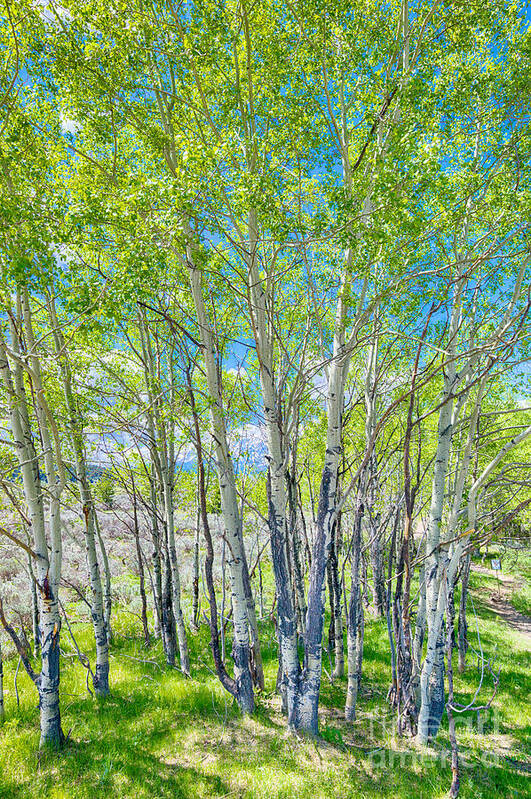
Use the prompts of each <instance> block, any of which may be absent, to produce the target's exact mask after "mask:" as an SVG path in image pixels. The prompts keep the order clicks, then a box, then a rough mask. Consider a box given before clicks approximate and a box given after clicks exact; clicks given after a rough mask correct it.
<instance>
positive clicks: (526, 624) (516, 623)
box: [472, 563, 531, 647]
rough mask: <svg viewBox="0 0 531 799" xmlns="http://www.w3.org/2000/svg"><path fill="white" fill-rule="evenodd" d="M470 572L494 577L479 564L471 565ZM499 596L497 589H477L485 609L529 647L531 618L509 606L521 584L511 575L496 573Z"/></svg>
mask: <svg viewBox="0 0 531 799" xmlns="http://www.w3.org/2000/svg"><path fill="white" fill-rule="evenodd" d="M472 571H475V572H478V573H480V574H487V575H488V576H489V577H494V578H495V577H496V572H495V571H493V570H492V569H487V568H486V567H485V566H481V565H480V564H479V563H472ZM498 577H499V587H500V594H499V596H498V590H497V588H496V589H494V590H493V591H491V589H490V588H485V586H482V587H481V588H479V589H477V591H476V593H478V594H480V596H481V600H482V602H484V603H485V605H487V607H488V608H489V609H490V610H492V611H493V612H494V613H496V614H497V615H498V616H500V618H502V619H503V620H504V621H506V622H507V624H508V625H509V627H512V628H513V629H515V630H518V632H519V633H521V634H522V635H523V636H524V637H525V638H526V640H527V643H528V644H529V646H530V647H531V617H529V616H524V614H523V613H519V612H518V611H517V610H515V608H513V606H512V605H511V596H512V595H513V593H514V592H515V591H517V590H518V588H520V586H521V585H522V583H521V582H519V581H518V580H516V579H515V578H514V577H513V576H512V575H511V574H504V573H503V572H498Z"/></svg>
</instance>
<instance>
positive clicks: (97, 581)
mask: <svg viewBox="0 0 531 799" xmlns="http://www.w3.org/2000/svg"><path fill="white" fill-rule="evenodd" d="M49 309H50V315H51V317H52V320H53V324H54V339H55V347H56V355H57V358H58V360H59V363H60V364H61V371H62V375H63V390H64V396H65V400H66V407H67V409H68V417H67V420H68V432H69V435H70V440H71V442H72V450H73V453H74V459H75V465H76V477H77V482H78V485H79V491H80V495H81V504H82V511H83V517H84V527H83V531H84V536H85V552H86V558H87V568H88V573H89V584H90V590H91V603H90V605H91V617H92V626H93V628H94V637H95V640H96V671H95V674H94V678H93V684H94V691H95V692H96V694H97V695H98V696H106V695H107V694H108V693H109V641H108V637H107V628H106V624H105V615H104V607H103V590H102V585H101V574H100V567H99V563H98V556H97V553H96V521H95V516H96V509H95V506H94V500H93V497H92V491H91V488H90V482H89V479H88V475H87V463H86V456H85V447H84V442H83V422H82V420H81V418H80V414H79V411H78V407H77V402H76V397H75V396H74V391H73V386H72V374H71V367H70V361H69V360H68V355H67V353H66V350H65V341H64V337H63V335H62V333H61V329H60V326H59V324H58V322H57V317H56V314H55V306H54V303H53V300H52V301H50V303H49Z"/></svg>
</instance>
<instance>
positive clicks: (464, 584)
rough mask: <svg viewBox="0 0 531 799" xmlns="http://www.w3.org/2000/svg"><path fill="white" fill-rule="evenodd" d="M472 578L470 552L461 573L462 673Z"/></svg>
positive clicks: (464, 666)
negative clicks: (469, 585) (469, 587)
mask: <svg viewBox="0 0 531 799" xmlns="http://www.w3.org/2000/svg"><path fill="white" fill-rule="evenodd" d="M469 580H470V552H468V553H467V554H466V555H465V562H464V564H463V572H462V575H461V598H460V600H459V619H458V623H457V630H458V632H457V642H458V644H457V648H458V652H459V660H458V669H459V671H460V672H461V673H462V672H463V671H464V670H465V668H466V653H467V649H468V625H467V621H466V604H467V596H468V582H469Z"/></svg>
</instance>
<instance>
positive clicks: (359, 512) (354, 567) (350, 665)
mask: <svg viewBox="0 0 531 799" xmlns="http://www.w3.org/2000/svg"><path fill="white" fill-rule="evenodd" d="M363 513H364V506H363V489H362V487H361V485H360V487H359V489H358V497H357V503H356V513H355V517H354V531H353V540H352V548H351V553H350V563H351V586H350V602H349V607H348V615H347V698H346V702H345V719H346V720H347V721H354V719H355V718H356V699H357V696H358V659H357V637H358V623H359V619H360V603H361V587H360V578H359V570H360V556H361V527H362V524H363Z"/></svg>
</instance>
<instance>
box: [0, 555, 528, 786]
mask: <svg viewBox="0 0 531 799" xmlns="http://www.w3.org/2000/svg"><path fill="white" fill-rule="evenodd" d="M513 560H514V559H513ZM530 564H531V559H523V558H522V557H520V558H519V559H517V560H516V561H515V562H514V563H512V562H511V563H508V562H507V563H505V562H504V564H503V567H504V577H505V580H504V583H503V586H504V587H503V589H502V591H503V595H502V601H501V602H500V601H496V602H495V601H494V600H492V595H494V594H496V591H497V584H496V577H495V575H494V573H493V572H491V570H489V569H485V568H481V567H480V568H477V567H476V566H478V565H479V566H480V564H476V565H475V568H474V570H473V572H472V575H471V602H470V605H469V608H470V611H469V617H468V620H469V639H470V649H469V653H468V657H467V669H466V671H465V673H464V674H462V675H460V674H457V673H456V693H457V696H456V698H457V700H458V701H460V702H462V703H466V702H468V701H470V700H471V699H472V697H473V696H474V693H475V691H476V689H477V687H478V685H479V682H480V672H479V669H478V660H477V658H476V656H475V652H477V651H479V647H481V649H482V651H483V652H484V654H485V655H486V656H487V657H489V658H491V659H495V660H494V668H495V671H497V669H498V668H499V669H500V670H501V671H500V686H499V689H498V692H497V694H496V696H495V698H494V700H493V702H492V706H491V707H490V708H489V709H488V710H483V711H480V712H479V713H476V712H474V713H467V714H463V716H461V717H460V718H459V720H458V721H459V723H458V726H457V736H458V741H459V746H460V753H461V760H462V776H461V794H460V795H461V796H462V797H463V799H466V797H470V799H472V797H474V799H494V798H495V797H497V798H498V797H526V796H529V787H530V783H529V779H530V777H529V772H530V771H531V757H530V754H529V751H528V750H527V749H526V746H527V744H528V741H529V739H530V736H529V733H530V726H531V718H530V713H529V705H528V699H529V695H530V693H531V692H530V688H531V668H530V667H531V652H530V646H529V643H530V642H529V637H528V636H529V631H528V629H527V627H525V625H524V624H523V621H522V618H521V617H523V615H524V614H523V610H522V607H521V606H522V605H523V607H525V606H526V605H527V599H526V591H528V587H529V586H528V583H527V582H526V581H527V579H528V575H529V566H530ZM510 577H512V578H513V580H514V583H513V582H512V581H511V579H510ZM511 592H512V593H511ZM511 602H512V603H513V604H512V605H511ZM513 605H514V606H515V607H513ZM511 608H512V609H513V610H514V611H515V613H516V614H517V615H512V613H511V610H510V609H511ZM82 612H83V611H82V609H81V607H80V606H79V605H71V606H70V609H69V615H70V619H71V623H73V629H74V631H75V635H76V639H77V640H78V641H79V644H80V646H81V648H82V649H84V650H85V651H87V652H89V654H91V655H92V652H91V650H90V640H91V635H90V627H89V625H88V624H87V623H86V619H85V618H84V617H82V616H81V615H80V614H81V613H82ZM526 624H527V622H526ZM114 633H115V640H114V643H113V648H112V658H111V683H112V695H111V697H109V698H108V699H107V700H104V701H97V700H95V699H94V698H92V697H91V696H90V695H89V694H88V692H87V690H86V679H85V671H84V669H83V668H82V667H81V666H80V664H79V663H78V662H77V661H76V660H75V657H68V658H65V660H66V665H65V666H64V667H63V670H62V709H61V710H62V718H63V727H64V730H65V732H66V733H68V744H67V746H66V747H65V749H64V751H62V752H61V753H59V754H58V753H53V752H47V753H45V754H41V755H39V754H38V753H37V746H38V710H37V700H36V694H35V689H34V687H33V685H32V684H31V683H30V681H29V679H28V678H27V676H26V675H25V674H23V673H21V672H19V675H18V680H17V688H18V694H19V707H17V699H16V694H15V690H14V676H15V670H16V666H17V661H16V660H15V659H13V660H9V661H7V663H6V668H5V680H4V683H5V688H6V721H5V724H4V726H3V727H2V728H1V729H0V798H1V799H37V798H38V799H100V797H105V799H118V797H120V799H133V797H134V799H170V797H171V799H196V797H197V799H199V798H200V797H208V799H228V798H229V797H231V799H269V797H271V799H288V797H289V799H310V798H311V799H325V797H327V798H328V797H334V798H336V797H337V798H338V799H349V798H350V797H352V799H354V797H356V799H365V798H367V799H370V798H371V797H388V799H391V797H392V798H393V799H396V798H397V797H399V798H400V799H402V797H403V798H404V799H406V797H408V798H409V797H411V796H415V797H419V799H435V798H436V797H437V798H438V797H443V796H445V795H446V794H447V791H448V788H449V785H450V781H451V775H450V767H449V742H448V734H447V724H446V719H444V720H443V727H442V729H441V732H440V734H439V736H438V738H437V741H436V744H435V745H434V746H433V747H431V748H424V749H419V748H417V747H416V746H415V744H414V742H413V741H411V740H408V739H400V738H398V737H397V736H396V734H395V728H394V715H393V713H392V711H391V710H390V708H389V706H388V705H387V702H386V694H387V689H388V685H389V654H388V642H387V631H386V625H385V622H384V621H383V620H379V619H374V618H370V617H369V618H368V619H367V623H366V634H365V651H364V661H363V669H364V672H363V685H362V689H361V692H360V696H359V701H358V712H357V719H356V721H355V722H354V723H352V724H347V723H346V722H345V721H344V720H343V718H342V706H343V702H344V698H345V689H346V682H345V680H341V681H337V682H336V683H335V684H334V685H331V684H330V681H329V680H328V678H327V675H326V673H324V674H323V690H322V701H321V710H320V732H321V735H320V738H319V739H318V740H315V741H313V740H308V739H298V738H296V737H294V736H293V735H290V734H289V733H288V732H287V731H286V728H285V723H284V720H283V718H282V715H281V713H280V707H279V701H278V697H277V696H276V695H275V694H274V691H273V688H274V682H275V677H276V660H275V658H276V648H275V641H274V628H273V625H272V624H271V622H270V621H269V620H264V621H263V622H261V635H262V643H263V654H264V663H265V670H266V691H265V692H264V693H263V694H261V695H260V696H259V697H258V698H257V709H256V712H255V714H254V715H253V717H252V718H248V719H243V720H242V719H241V718H240V717H239V716H238V713H237V711H236V709H235V708H234V706H233V704H232V702H231V701H229V698H228V697H227V696H226V695H225V694H224V692H223V690H222V689H221V687H220V686H219V683H218V681H217V680H216V678H215V677H214V676H213V675H212V673H211V671H210V670H209V666H210V664H211V654H210V651H209V647H208V636H207V631H206V629H204V628H202V629H201V631H200V632H199V633H198V634H196V635H193V636H191V639H190V643H191V650H192V652H191V655H192V663H195V664H196V668H195V669H194V671H193V675H192V679H190V680H186V679H184V678H183V677H182V676H181V675H180V673H179V672H178V671H177V670H169V669H168V668H167V667H166V666H165V665H164V662H163V657H162V652H161V649H160V644H159V643H157V644H155V645H153V646H152V647H151V648H150V649H149V650H146V649H145V648H144V646H143V645H142V641H141V639H140V630H139V624H138V619H136V618H135V617H134V616H132V615H131V614H127V613H126V612H124V611H122V612H119V613H116V618H115V623H114ZM62 647H63V648H64V650H65V651H66V652H67V653H69V654H73V645H72V642H71V641H70V640H69V636H68V632H67V630H66V627H65V626H63V631H62ZM325 668H326V670H327V671H329V666H328V663H327V661H326V656H325ZM456 672H457V669H456ZM491 695H492V681H491V680H490V678H485V679H484V681H483V685H482V687H481V689H480V692H479V695H478V697H477V700H476V703H477V704H484V703H485V702H487V701H488V700H489V699H490V697H491Z"/></svg>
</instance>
